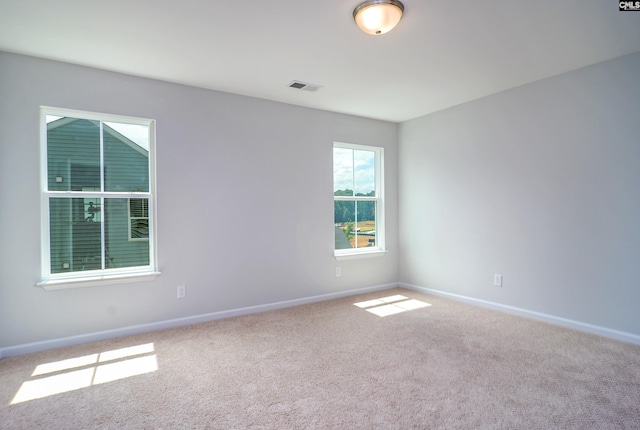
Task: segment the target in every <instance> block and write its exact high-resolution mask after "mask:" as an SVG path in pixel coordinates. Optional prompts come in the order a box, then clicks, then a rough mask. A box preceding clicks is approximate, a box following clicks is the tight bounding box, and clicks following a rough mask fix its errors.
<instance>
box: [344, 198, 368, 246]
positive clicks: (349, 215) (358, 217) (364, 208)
mask: <svg viewBox="0 0 640 430" xmlns="http://www.w3.org/2000/svg"><path fill="white" fill-rule="evenodd" d="M333 206H334V224H335V249H349V248H367V247H370V246H377V231H376V202H375V201H343V200H340V201H334V202H333Z"/></svg>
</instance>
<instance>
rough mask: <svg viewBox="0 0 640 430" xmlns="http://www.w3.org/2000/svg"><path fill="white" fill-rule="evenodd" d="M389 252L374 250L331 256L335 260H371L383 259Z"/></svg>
mask: <svg viewBox="0 0 640 430" xmlns="http://www.w3.org/2000/svg"><path fill="white" fill-rule="evenodd" d="M388 252H389V251H387V250H380V249H378V250H375V251H360V252H353V253H348V254H333V256H334V257H335V259H336V260H338V261H342V260H356V259H359V258H373V257H384V255H385V254H387V253H388Z"/></svg>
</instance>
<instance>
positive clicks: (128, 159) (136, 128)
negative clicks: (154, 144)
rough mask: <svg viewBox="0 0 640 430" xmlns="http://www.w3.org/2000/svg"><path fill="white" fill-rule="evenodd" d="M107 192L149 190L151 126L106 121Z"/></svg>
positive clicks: (105, 165)
mask: <svg viewBox="0 0 640 430" xmlns="http://www.w3.org/2000/svg"><path fill="white" fill-rule="evenodd" d="M103 130H104V138H103V140H104V178H105V190H106V191H142V192H148V191H149V127H147V126H141V125H130V124H120V123H112V122H105V123H104V126H103Z"/></svg>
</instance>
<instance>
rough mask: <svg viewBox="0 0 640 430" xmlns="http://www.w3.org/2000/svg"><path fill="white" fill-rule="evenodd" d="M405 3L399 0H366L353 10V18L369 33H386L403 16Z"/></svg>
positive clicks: (361, 28)
mask: <svg viewBox="0 0 640 430" xmlns="http://www.w3.org/2000/svg"><path fill="white" fill-rule="evenodd" d="M402 12H404V5H403V4H402V3H401V2H399V1H398V0H366V1H363V2H362V3H360V4H359V5H358V6H356V8H355V9H354V10H353V19H354V21H355V22H356V24H357V25H358V27H360V30H362V31H364V32H365V33H367V34H373V35H378V34H385V33H386V32H388V31H390V30H392V29H393V27H395V26H396V25H397V24H398V23H399V22H400V18H402Z"/></svg>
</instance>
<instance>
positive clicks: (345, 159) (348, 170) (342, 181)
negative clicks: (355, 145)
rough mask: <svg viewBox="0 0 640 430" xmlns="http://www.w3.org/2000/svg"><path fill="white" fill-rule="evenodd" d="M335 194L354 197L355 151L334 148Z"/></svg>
mask: <svg viewBox="0 0 640 430" xmlns="http://www.w3.org/2000/svg"><path fill="white" fill-rule="evenodd" d="M333 194H334V195H335V196H353V150H352V149H346V148H333Z"/></svg>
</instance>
